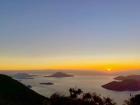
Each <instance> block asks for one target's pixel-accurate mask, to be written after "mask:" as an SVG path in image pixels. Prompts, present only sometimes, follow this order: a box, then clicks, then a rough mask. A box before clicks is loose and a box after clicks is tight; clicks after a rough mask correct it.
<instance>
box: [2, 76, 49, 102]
mask: <svg viewBox="0 0 140 105" xmlns="http://www.w3.org/2000/svg"><path fill="white" fill-rule="evenodd" d="M45 100H47V98H45V97H44V96H41V95H39V94H38V93H36V92H34V91H33V90H31V89H29V88H28V87H26V86H25V85H23V84H21V83H20V82H18V81H16V80H14V79H12V78H11V77H9V76H6V75H2V74H0V105H43V102H44V101H45Z"/></svg>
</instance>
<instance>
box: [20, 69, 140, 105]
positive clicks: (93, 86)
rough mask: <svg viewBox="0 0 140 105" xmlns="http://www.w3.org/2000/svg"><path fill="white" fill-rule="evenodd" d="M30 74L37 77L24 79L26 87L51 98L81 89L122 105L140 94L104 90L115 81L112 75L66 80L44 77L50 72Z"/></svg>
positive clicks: (139, 92)
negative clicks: (54, 95) (105, 85)
mask: <svg viewBox="0 0 140 105" xmlns="http://www.w3.org/2000/svg"><path fill="white" fill-rule="evenodd" d="M29 74H34V75H37V76H35V77H34V79H22V80H21V81H20V82H22V83H23V84H25V85H31V86H32V88H31V89H33V90H34V91H36V92H38V93H39V94H41V95H44V96H46V97H50V96H51V95H52V94H54V93H59V94H61V95H69V88H80V89H82V90H83V91H84V92H90V93H92V92H93V93H94V92H96V93H97V94H99V95H101V96H102V97H110V98H112V99H113V100H114V101H115V102H116V103H117V104H118V105H122V104H123V102H124V100H127V99H129V98H130V94H131V95H132V96H134V95H136V94H140V91H135V92H132V91H131V92H130V91H124V92H118V91H111V90H107V89H104V88H102V85H104V84H106V83H109V82H111V81H113V80H114V79H113V78H114V77H116V76H111V75H92V76H91V75H74V77H66V78H54V77H44V76H45V75H49V74H50V73H48V72H44V71H43V72H29ZM46 82H52V83H54V85H41V84H40V83H46Z"/></svg>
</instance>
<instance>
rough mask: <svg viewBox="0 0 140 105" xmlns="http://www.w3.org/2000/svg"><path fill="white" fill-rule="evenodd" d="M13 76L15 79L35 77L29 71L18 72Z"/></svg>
mask: <svg viewBox="0 0 140 105" xmlns="http://www.w3.org/2000/svg"><path fill="white" fill-rule="evenodd" d="M12 77H13V78H14V79H33V76H32V75H30V74H27V73H16V74H15V75H13V76H12Z"/></svg>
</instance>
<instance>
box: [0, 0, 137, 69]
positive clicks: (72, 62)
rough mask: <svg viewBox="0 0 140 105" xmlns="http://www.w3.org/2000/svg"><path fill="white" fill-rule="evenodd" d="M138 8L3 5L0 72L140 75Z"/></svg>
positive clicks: (32, 1) (78, 3)
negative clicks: (121, 72)
mask: <svg viewBox="0 0 140 105" xmlns="http://www.w3.org/2000/svg"><path fill="white" fill-rule="evenodd" d="M139 5H140V1H139V0H0V70H35V69H37V70H39V69H46V70H47V69H61V70H66V69H69V70H108V71H110V70H134V69H138V70H139V69H140V47H139V46H140V41H139V40H140V13H139V11H140V6H139Z"/></svg>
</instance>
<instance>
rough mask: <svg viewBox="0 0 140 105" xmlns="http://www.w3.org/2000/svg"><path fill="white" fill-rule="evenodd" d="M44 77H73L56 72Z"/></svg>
mask: <svg viewBox="0 0 140 105" xmlns="http://www.w3.org/2000/svg"><path fill="white" fill-rule="evenodd" d="M44 77H55V78H64V77H73V75H71V74H66V73H63V72H56V73H54V74H52V75H49V76H44Z"/></svg>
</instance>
